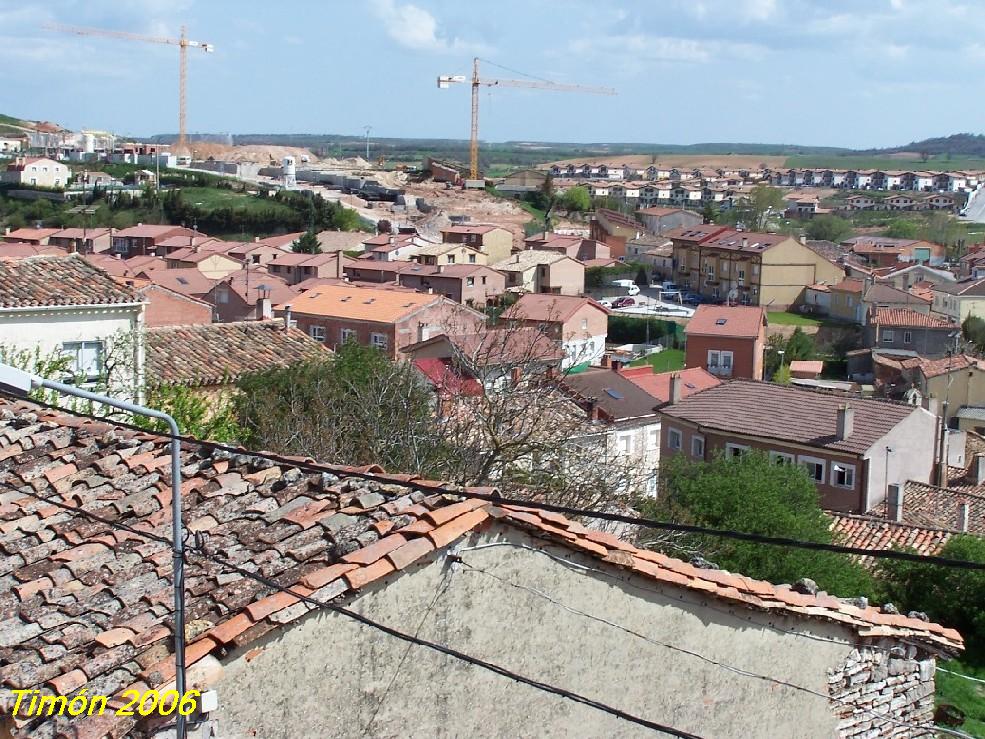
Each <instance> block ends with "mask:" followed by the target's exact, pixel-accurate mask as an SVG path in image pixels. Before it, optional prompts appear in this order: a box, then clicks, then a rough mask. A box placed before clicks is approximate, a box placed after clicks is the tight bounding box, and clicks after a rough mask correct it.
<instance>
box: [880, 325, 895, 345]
mask: <svg viewBox="0 0 985 739" xmlns="http://www.w3.org/2000/svg"><path fill="white" fill-rule="evenodd" d="M882 340H883V341H884V342H885V343H887V344H889V343H892V341H893V331H892V329H888V328H884V329H883V330H882Z"/></svg>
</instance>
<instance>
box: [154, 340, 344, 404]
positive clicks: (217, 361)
mask: <svg viewBox="0 0 985 739" xmlns="http://www.w3.org/2000/svg"><path fill="white" fill-rule="evenodd" d="M146 346H147V363H146V377H147V386H148V387H149V388H161V387H173V386H179V385H180V386H182V387H187V388H190V389H192V390H193V391H194V392H195V394H196V395H198V396H199V397H203V398H207V399H218V398H220V397H224V396H228V395H229V394H230V393H231V392H232V391H233V390H234V388H235V384H236V382H238V381H239V380H240V379H242V378H243V377H245V376H247V375H251V374H256V373H259V372H266V371H267V370H271V369H279V368H285V367H290V366H292V365H294V364H299V363H301V362H309V361H316V360H319V359H324V358H327V357H328V356H330V354H329V352H328V350H327V349H326V348H325V345H324V344H323V343H321V342H319V341H315V340H314V339H312V338H311V337H309V336H308V335H307V334H306V333H304V332H303V331H300V330H298V329H296V328H290V329H289V328H287V327H286V326H285V325H284V321H282V320H267V321H237V322H234V323H212V324H206V325H200V326H161V327H157V328H148V329H147V333H146Z"/></svg>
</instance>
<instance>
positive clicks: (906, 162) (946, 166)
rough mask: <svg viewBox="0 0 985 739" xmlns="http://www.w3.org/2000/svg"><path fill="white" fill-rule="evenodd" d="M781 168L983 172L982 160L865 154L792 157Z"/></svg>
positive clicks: (799, 155)
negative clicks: (977, 170)
mask: <svg viewBox="0 0 985 739" xmlns="http://www.w3.org/2000/svg"><path fill="white" fill-rule="evenodd" d="M784 165H785V166H787V167H790V168H801V167H824V168H827V169H884V170H885V169H893V170H904V171H905V170H921V171H927V172H946V171H950V170H966V169H985V159H983V158H981V157H964V156H953V157H951V158H950V159H948V158H947V157H946V156H934V157H930V158H929V159H928V160H927V161H921V160H920V159H919V157H894V156H866V155H864V154H821V155H816V154H795V155H794V156H790V157H787V160H786V162H784Z"/></svg>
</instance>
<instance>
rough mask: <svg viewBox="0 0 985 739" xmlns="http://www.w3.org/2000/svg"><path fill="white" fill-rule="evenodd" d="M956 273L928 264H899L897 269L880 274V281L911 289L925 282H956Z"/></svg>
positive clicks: (903, 288)
mask: <svg viewBox="0 0 985 739" xmlns="http://www.w3.org/2000/svg"><path fill="white" fill-rule="evenodd" d="M956 279H957V278H956V277H955V276H954V273H952V272H949V271H947V270H945V269H935V268H934V267H929V266H927V265H926V264H911V265H909V266H903V265H899V266H898V268H897V269H893V270H891V271H889V272H885V273H882V274H880V276H879V282H881V283H884V284H888V285H892V286H893V287H895V288H896V289H898V290H910V288H912V287H914V286H917V285H921V284H923V283H932V284H934V285H937V284H939V283H941V282H951V283H953V282H955V281H956Z"/></svg>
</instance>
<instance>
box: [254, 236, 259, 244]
mask: <svg viewBox="0 0 985 739" xmlns="http://www.w3.org/2000/svg"><path fill="white" fill-rule="evenodd" d="M253 243H254V244H259V243H260V237H259V236H254V237H253Z"/></svg>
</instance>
